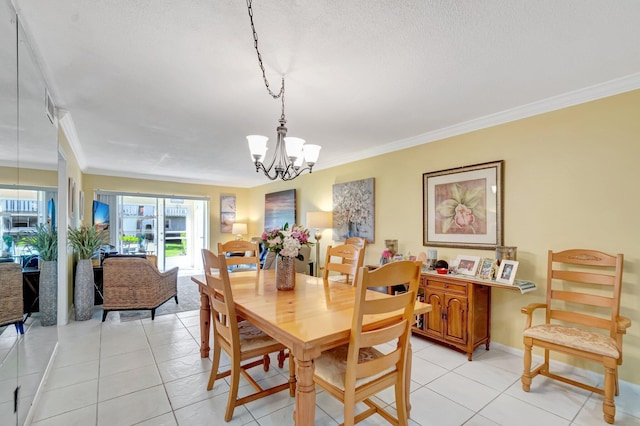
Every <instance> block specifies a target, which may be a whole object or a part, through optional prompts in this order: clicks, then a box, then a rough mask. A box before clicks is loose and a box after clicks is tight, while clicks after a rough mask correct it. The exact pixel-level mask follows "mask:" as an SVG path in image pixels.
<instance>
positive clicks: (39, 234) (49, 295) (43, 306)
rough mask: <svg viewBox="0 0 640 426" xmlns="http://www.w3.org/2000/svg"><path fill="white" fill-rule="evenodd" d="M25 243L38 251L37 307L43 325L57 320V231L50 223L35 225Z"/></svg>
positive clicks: (52, 323) (55, 322)
mask: <svg viewBox="0 0 640 426" xmlns="http://www.w3.org/2000/svg"><path fill="white" fill-rule="evenodd" d="M25 243H26V244H27V246H29V247H30V248H31V249H33V250H35V251H37V252H38V256H39V257H40V278H39V283H40V286H39V290H38V308H39V311H40V318H41V319H40V320H41V322H42V325H43V326H49V325H56V324H57V322H58V232H57V230H56V228H55V227H53V226H51V225H50V224H44V225H43V224H41V225H37V226H36V230H35V231H34V232H33V233H32V234H31V235H29V236H27V237H26V238H25Z"/></svg>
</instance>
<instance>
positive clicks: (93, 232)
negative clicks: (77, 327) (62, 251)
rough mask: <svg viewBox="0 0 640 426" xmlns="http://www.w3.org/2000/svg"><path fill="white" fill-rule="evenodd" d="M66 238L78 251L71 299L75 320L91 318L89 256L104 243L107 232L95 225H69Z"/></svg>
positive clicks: (91, 274) (92, 283) (91, 288)
mask: <svg viewBox="0 0 640 426" xmlns="http://www.w3.org/2000/svg"><path fill="white" fill-rule="evenodd" d="M67 239H68V241H69V246H70V247H71V248H72V249H73V251H75V252H76V253H78V264H77V265H76V278H75V287H74V289H73V299H74V306H75V313H76V321H85V320H88V319H91V316H92V315H93V304H94V302H95V293H94V291H93V288H94V285H95V284H94V279H93V264H92V263H91V257H92V256H93V254H94V253H95V251H96V250H98V249H99V248H100V246H102V245H103V244H105V242H106V239H107V233H106V232H104V230H102V229H98V228H97V227H96V226H95V225H91V226H81V227H80V228H78V229H73V228H71V227H69V231H68V235H67Z"/></svg>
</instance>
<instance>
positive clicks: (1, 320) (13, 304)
mask: <svg viewBox="0 0 640 426" xmlns="http://www.w3.org/2000/svg"><path fill="white" fill-rule="evenodd" d="M23 306H24V305H23V300H22V267H21V266H20V265H19V264H18V263H13V262H6V263H0V326H1V325H6V324H15V326H16V331H17V332H18V333H20V334H24V325H23V314H24V312H23V310H24V309H23Z"/></svg>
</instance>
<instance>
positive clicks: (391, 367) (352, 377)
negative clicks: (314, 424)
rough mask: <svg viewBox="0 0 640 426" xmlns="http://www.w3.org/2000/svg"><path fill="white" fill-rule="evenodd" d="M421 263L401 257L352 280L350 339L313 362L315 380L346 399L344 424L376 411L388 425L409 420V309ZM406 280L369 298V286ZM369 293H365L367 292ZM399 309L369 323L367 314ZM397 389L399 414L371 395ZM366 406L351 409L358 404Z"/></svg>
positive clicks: (405, 423) (410, 313)
mask: <svg viewBox="0 0 640 426" xmlns="http://www.w3.org/2000/svg"><path fill="white" fill-rule="evenodd" d="M421 267H422V265H421V264H420V262H415V261H409V260H403V261H398V262H393V263H389V264H387V265H384V266H382V267H380V268H377V269H375V270H373V271H369V269H368V268H366V267H362V268H360V271H359V273H358V279H357V283H356V287H357V288H356V302H355V307H354V313H353V319H352V323H351V334H350V337H349V343H348V344H346V345H342V346H339V347H337V348H334V349H330V350H327V351H325V352H323V353H322V354H321V355H320V356H319V357H318V358H317V359H316V360H315V361H314V363H315V373H314V382H315V383H316V384H317V385H318V386H319V387H321V388H322V389H324V390H325V391H326V392H327V393H328V394H330V395H332V396H333V397H335V398H337V399H338V400H340V401H342V402H343V404H344V424H345V425H353V424H355V423H358V422H360V421H362V420H363V419H365V418H367V417H369V416H371V415H373V414H374V413H378V414H379V415H380V416H382V417H383V418H384V419H385V420H387V421H388V422H389V423H391V424H396V425H398V424H399V425H403V426H404V425H407V423H408V417H409V414H408V411H407V406H408V404H407V398H408V380H409V379H410V378H409V377H406V376H407V374H405V373H406V372H407V368H408V367H407V363H408V362H409V361H408V358H409V356H410V353H409V340H410V337H411V325H412V324H413V323H414V321H415V318H414V315H413V309H414V305H415V301H416V294H417V291H418V282H419V281H420V269H421ZM398 283H402V284H407V285H408V291H407V292H406V293H399V294H397V295H394V296H389V297H385V298H380V297H376V298H372V297H371V295H372V294H373V293H372V292H371V291H367V289H369V288H371V287H380V286H386V287H390V286H393V285H396V284H398ZM367 296H369V297H367ZM394 311H399V312H401V313H399V314H398V315H397V316H396V317H395V318H394V319H393V320H392V322H388V323H383V324H379V325H377V326H373V327H372V326H371V325H370V324H368V323H367V321H366V319H367V318H368V317H373V316H376V315H377V316H379V315H383V314H388V313H390V312H394ZM389 387H393V388H394V390H395V402H396V404H395V406H396V412H397V417H394V416H393V415H392V414H391V413H390V412H389V411H387V410H385V409H384V408H383V407H382V406H380V405H379V404H378V403H376V402H375V401H374V400H373V399H372V398H371V397H372V396H374V395H375V394H377V393H378V392H381V391H382V390H384V389H387V388H389ZM359 402H363V403H364V404H365V405H367V407H368V409H366V410H365V411H363V412H361V413H359V414H358V415H356V414H355V406H356V404H357V403H359Z"/></svg>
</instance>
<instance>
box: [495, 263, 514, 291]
mask: <svg viewBox="0 0 640 426" xmlns="http://www.w3.org/2000/svg"><path fill="white" fill-rule="evenodd" d="M517 270H518V261H517V260H505V259H503V260H502V262H500V269H498V276H497V277H496V281H497V282H499V283H503V284H509V285H513V282H514V281H515V279H516V271H517Z"/></svg>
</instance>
